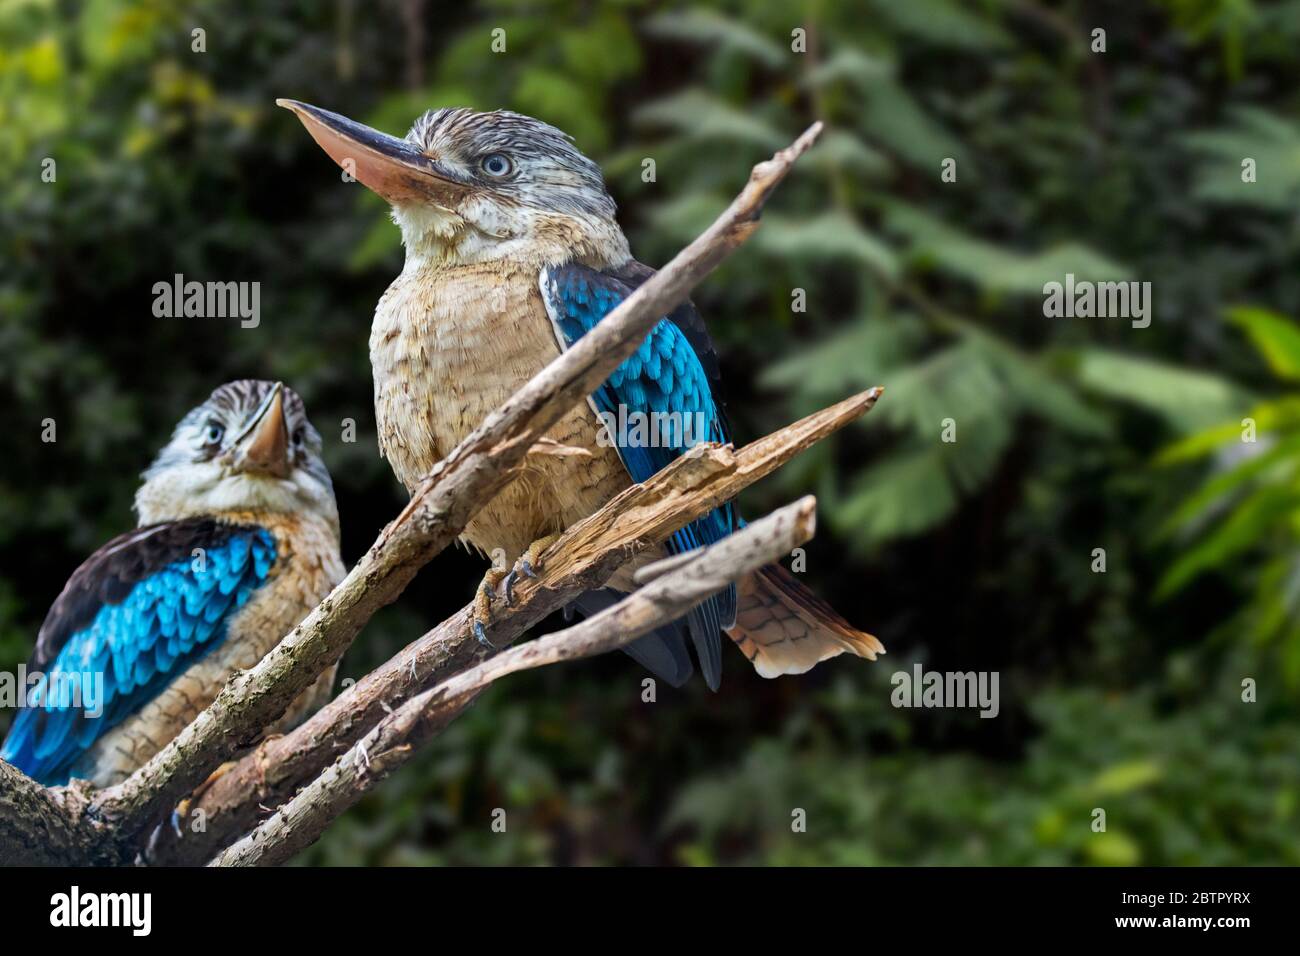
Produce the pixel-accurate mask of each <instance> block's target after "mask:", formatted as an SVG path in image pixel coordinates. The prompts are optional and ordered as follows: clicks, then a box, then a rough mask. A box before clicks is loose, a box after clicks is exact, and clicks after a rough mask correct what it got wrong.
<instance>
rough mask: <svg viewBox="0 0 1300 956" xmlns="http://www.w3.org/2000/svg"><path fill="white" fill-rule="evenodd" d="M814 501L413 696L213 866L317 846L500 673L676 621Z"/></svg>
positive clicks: (810, 521) (794, 541)
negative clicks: (332, 825)
mask: <svg viewBox="0 0 1300 956" xmlns="http://www.w3.org/2000/svg"><path fill="white" fill-rule="evenodd" d="M815 514H816V502H815V500H814V499H813V498H812V497H811V496H809V497H806V498H803V499H800V500H799V501H797V502H795V503H794V504H791V505H787V506H786V507H785V508H782V509H780V510H779V511H775V512H773V513H772V514H770V515H768V516H767V517H766V518H763V519H761V520H759V521H756V522H754V523H753V524H751V525H749V526H748V527H746V528H744V529H742V530H740V531H737V532H736V533H735V534H733V535H731V536H730V537H727V538H725V539H723V540H722V541H721V542H719V543H718V544H715V545H712V546H710V547H708V548H704V549H702V550H700V551H698V552H694V553H693V554H692V555H691V557H690V559H689V560H686V561H685V562H684V563H683V564H681V565H680V566H678V567H676V568H675V569H674V570H672V571H669V572H667V573H665V574H663V575H661V576H659V577H657V578H656V579H655V580H653V581H652V582H650V583H649V584H647V585H646V586H645V587H643V588H641V589H640V590H638V591H635V592H633V593H632V594H631V595H630V596H628V597H627V598H625V599H624V600H623V601H621V602H619V603H618V604H616V605H615V606H613V607H611V608H608V609H606V610H604V611H602V612H600V613H599V614H596V615H594V616H593V617H591V618H588V619H587V620H586V621H583V622H582V623H581V624H577V625H575V626H574V627H571V628H568V629H567V630H564V631H560V632H558V633H556V634H550V635H548V636H546V637H541V638H538V639H537V640H535V641H529V642H528V643H526V644H523V645H521V646H519V647H514V648H511V649H509V650H507V651H504V652H502V653H501V654H498V655H496V656H495V657H492V658H490V659H488V660H486V661H483V662H482V663H480V664H478V665H476V666H475V667H472V668H470V669H469V670H468V671H465V672H463V673H461V674H457V675H456V676H454V677H452V678H450V679H449V680H447V681H445V682H444V683H442V684H439V685H438V686H436V687H434V688H432V689H431V690H427V691H424V692H423V693H421V694H418V695H416V696H415V697H412V698H411V699H410V700H408V701H407V702H406V703H404V704H403V705H402V706H401V707H399V708H398V709H397V710H395V711H394V712H393V713H392V714H390V715H389V716H387V717H385V718H384V719H383V720H381V721H380V722H379V724H378V725H377V726H376V727H375V728H374V729H373V730H372V731H371V732H370V733H368V734H367V735H366V736H365V737H364V738H363V739H362V740H361V741H360V742H359V743H357V744H355V745H354V746H353V747H352V748H351V749H350V750H348V752H347V753H345V754H344V755H343V756H342V757H340V758H339V759H338V760H337V761H335V763H334V764H333V766H331V767H330V768H329V769H327V770H326V771H325V772H324V773H322V774H321V775H320V776H319V777H317V778H316V779H315V780H313V781H312V782H311V783H310V784H309V785H308V786H307V787H305V788H304V789H303V790H302V791H301V792H300V793H299V794H298V795H297V796H295V797H294V798H293V799H292V800H290V801H289V802H288V803H287V804H285V805H284V806H283V807H281V808H280V810H279V811H277V812H276V813H275V814H274V815H273V816H271V817H270V818H268V819H267V820H265V821H263V822H262V823H261V824H260V825H259V826H258V827H257V829H256V830H254V831H253V832H252V833H250V834H248V836H246V837H244V838H243V839H242V840H240V841H239V842H238V843H235V844H234V845H233V846H231V847H229V848H228V849H226V850H225V851H224V852H222V853H221V854H220V855H219V856H218V857H217V858H216V859H215V860H213V864H212V865H215V866H259V865H263V866H266V865H274V864H277V863H283V862H285V861H286V860H288V859H290V858H291V857H292V856H293V855H294V854H296V853H298V852H299V851H300V850H302V849H303V848H305V847H307V846H309V845H311V844H312V843H313V842H315V841H316V840H317V839H318V838H319V837H320V835H321V833H323V832H324V830H325V828H326V827H327V826H328V825H329V824H330V822H331V821H332V820H334V819H335V818H336V817H337V816H338V815H339V814H341V813H342V812H343V811H345V810H346V809H348V807H350V806H352V805H353V804H354V803H356V802H357V801H358V800H359V799H361V797H362V796H363V795H364V794H366V793H368V792H369V791H370V790H372V789H373V788H374V787H375V786H376V785H377V784H379V783H380V782H381V781H382V780H384V779H385V778H387V777H388V776H389V775H390V774H391V773H392V772H393V771H395V770H396V769H398V768H399V767H401V766H402V765H403V764H405V763H406V762H407V761H408V760H410V759H411V757H412V755H413V754H414V751H415V748H416V747H418V746H419V745H420V744H421V743H423V742H424V741H426V740H427V739H428V738H429V737H430V736H432V735H433V734H435V733H436V732H437V731H438V730H439V729H441V728H442V727H444V726H446V724H447V723H448V722H449V721H451V720H452V719H454V718H455V716H456V715H457V714H458V713H460V712H461V711H462V710H463V709H464V708H465V707H466V705H467V704H468V703H469V702H470V701H471V700H472V699H473V698H474V697H476V696H477V695H478V694H480V693H482V691H483V690H484V689H486V688H487V687H488V685H489V684H492V683H493V682H495V681H497V680H500V679H501V678H502V677H505V676H506V675H507V674H513V673H516V672H517V671H521V670H529V669H531V668H536V667H544V666H546V665H548V664H556V663H559V662H561V661H570V660H577V659H579V658H583V657H590V656H591V655H593V654H600V653H603V652H605V651H609V650H613V649H614V648H617V647H622V646H623V645H625V644H627V643H629V642H631V641H632V640H634V639H636V638H637V637H640V636H641V635H642V634H645V633H647V632H649V631H652V630H654V629H655V628H656V627H659V626H661V625H664V624H667V623H669V622H670V621H674V620H676V619H677V618H679V617H681V616H682V615H683V614H685V613H686V612H687V611H689V610H690V609H691V608H692V607H694V606H695V605H697V604H698V603H700V602H701V601H703V600H704V599H706V598H708V597H710V596H711V595H713V594H717V593H718V592H719V591H721V590H722V589H723V588H725V587H726V586H727V585H728V584H730V583H732V582H734V581H737V580H739V579H740V578H742V577H744V576H745V575H746V574H749V573H751V572H753V571H756V570H758V569H759V568H760V567H762V566H763V565H765V564H770V563H772V562H773V561H777V560H779V559H780V558H781V557H783V556H785V555H786V554H789V553H790V551H791V550H792V549H793V548H796V547H798V546H799V545H800V544H803V543H804V542H805V541H807V540H808V539H809V538H811V537H812V535H813V531H814V527H815Z"/></svg>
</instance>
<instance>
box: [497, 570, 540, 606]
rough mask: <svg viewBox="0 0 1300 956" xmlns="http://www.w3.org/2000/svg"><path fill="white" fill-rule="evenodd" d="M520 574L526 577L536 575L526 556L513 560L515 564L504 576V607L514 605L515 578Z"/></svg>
mask: <svg viewBox="0 0 1300 956" xmlns="http://www.w3.org/2000/svg"><path fill="white" fill-rule="evenodd" d="M521 574H522V575H523V576H524V577H526V578H535V577H537V572H536V571H534V570H533V566H532V564H531V563H530V562H529V560H528V559H527V558H520V559H519V560H518V561H517V562H515V566H514V567H513V568H511V569H510V571H509V573H508V574H506V576H505V582H504V583H505V592H506V607H514V605H515V578H517V577H518V576H519V575H521Z"/></svg>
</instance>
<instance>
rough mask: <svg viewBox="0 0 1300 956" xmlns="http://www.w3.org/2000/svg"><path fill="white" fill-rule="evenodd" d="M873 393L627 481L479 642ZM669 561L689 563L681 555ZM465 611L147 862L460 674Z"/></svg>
mask: <svg viewBox="0 0 1300 956" xmlns="http://www.w3.org/2000/svg"><path fill="white" fill-rule="evenodd" d="M880 393H881V389H879V388H873V389H870V390H868V391H865V392H862V393H860V394H858V395H855V396H853V397H851V398H848V399H845V400H844V401H842V402H840V403H838V404H837V405H834V406H831V407H830V408H826V409H822V410H821V411H818V412H814V413H813V414H812V415H809V416H807V417H806V418H804V419H801V420H800V421H798V422H795V423H793V424H790V425H787V426H786V427H785V428H782V429H780V430H779V431H777V432H775V433H773V434H772V435H769V436H767V437H765V438H762V439H760V440H758V441H756V442H754V443H752V444H750V445H747V446H745V447H744V448H741V449H740V450H738V451H733V450H732V449H730V448H726V447H719V446H716V445H700V446H696V447H695V448H694V449H692V450H691V451H690V452H689V453H688V454H687V456H686V457H685V458H684V459H682V460H680V461H678V462H676V463H674V464H673V465H671V466H669V467H668V468H665V469H664V470H663V471H660V472H659V473H658V474H656V475H653V476H652V477H651V478H649V479H648V480H647V481H646V482H644V483H643V484H639V485H633V486H632V487H631V488H629V489H628V490H627V491H625V492H623V493H622V494H621V495H619V496H618V497H616V498H614V499H613V500H612V501H610V502H608V503H607V504H606V505H605V507H604V508H602V509H600V511H598V512H596V513H595V514H593V515H591V516H589V517H588V518H586V519H584V520H583V521H581V522H579V523H578V524H576V525H574V526H573V527H572V528H570V529H569V530H568V531H567V532H566V533H565V534H564V535H563V536H562V537H561V538H560V539H559V540H558V541H557V542H556V543H555V544H554V545H553V546H552V547H551V548H550V549H549V550H548V552H547V554H546V556H545V560H544V562H543V564H542V566H541V567H540V568H539V569H538V574H539V576H538V577H537V578H536V579H534V580H526V581H521V582H520V583H519V584H518V585H517V586H516V589H515V592H514V594H515V600H514V604H513V605H512V606H509V607H506V606H505V605H504V604H503V603H500V602H499V603H498V607H499V608H500V612H499V616H498V617H497V619H495V620H494V621H493V624H492V627H491V630H490V632H489V633H490V635H491V640H492V642H493V643H494V644H495V645H496V646H497V647H503V646H505V645H506V644H508V643H510V642H512V641H514V640H515V639H516V638H518V637H519V636H520V635H521V634H523V633H524V632H525V631H526V630H527V629H528V628H529V627H531V626H533V624H535V623H537V622H538V621H540V620H541V619H542V618H543V617H545V616H546V615H548V614H550V613H552V612H553V611H555V610H557V609H558V608H560V607H561V606H563V605H564V604H566V603H568V602H569V601H571V600H573V599H574V598H575V597H577V596H578V595H579V594H581V593H582V592H584V591H586V590H590V589H592V588H597V587H600V586H602V585H603V584H604V583H605V581H606V580H607V579H608V578H609V576H610V575H611V574H612V573H613V572H614V571H615V570H617V569H618V568H619V567H621V566H622V565H623V564H624V563H626V562H627V561H628V560H630V559H631V558H632V557H633V556H634V555H635V554H637V553H639V552H640V551H641V550H642V549H643V548H645V547H650V546H653V545H656V544H658V543H660V542H662V541H664V540H666V539H667V538H668V537H669V536H671V535H672V533H673V532H674V531H676V530H677V529H678V528H680V527H682V526H683V525H685V524H688V523H689V522H691V521H693V520H695V519H696V518H698V517H700V516H701V515H703V514H707V513H708V512H709V511H711V510H712V509H713V508H715V507H717V505H719V504H721V503H722V502H724V501H730V500H732V499H733V498H735V497H736V496H737V495H738V494H739V493H740V491H741V490H743V489H744V488H746V487H748V486H749V485H750V484H752V483H754V482H756V481H758V480H759V479H760V478H763V477H764V476H766V475H768V474H770V473H771V472H773V471H775V470H776V469H777V468H779V467H780V466H782V465H784V464H785V463H786V462H787V461H789V460H790V459H791V458H793V457H794V456H795V455H796V454H798V453H799V452H801V451H803V450H804V449H806V448H808V447H809V446H811V445H812V444H814V443H815V442H817V441H820V440H821V439H823V438H825V437H826V436H827V435H830V434H831V433H833V432H834V431H836V430H838V429H840V428H842V427H843V426H844V425H846V424H848V423H849V422H852V421H855V420H856V419H857V418H859V417H860V416H861V415H863V414H865V413H866V412H867V411H869V410H870V409H871V408H872V406H874V404H875V402H876V399H877V398H878V397H879V395H880ZM678 560H680V561H683V562H685V561H689V560H692V555H682V556H681V557H680V558H679V559H678ZM470 610H471V608H470V606H466V607H465V608H463V609H462V610H461V611H459V612H458V613H456V614H455V615H453V616H452V617H450V618H448V619H447V620H445V621H443V622H442V623H441V624H439V625H438V626H437V627H435V628H434V629H433V630H431V631H429V632H428V633H427V634H425V635H424V636H423V637H421V638H420V639H418V640H416V641H414V642H412V643H411V644H410V645H408V646H407V647H405V648H404V649H403V650H402V651H400V652H399V653H398V654H396V655H395V656H394V657H393V658H392V659H391V660H389V661H388V662H387V663H385V664H383V665H381V666H380V667H378V668H376V669H375V670H374V671H372V672H371V673H370V674H368V675H367V676H366V677H364V678H362V679H361V680H360V681H359V682H358V683H356V684H355V685H353V686H352V687H350V688H348V689H347V690H346V691H344V692H343V693H341V694H340V695H339V696H338V697H337V698H335V699H334V700H333V701H332V702H331V703H329V704H328V705H326V706H325V707H324V708H322V709H321V710H320V711H318V712H317V713H316V714H315V715H313V716H312V717H311V718H309V719H308V720H307V722H306V723H304V724H303V725H301V726H300V727H298V728H296V729H295V730H293V731H291V732H290V733H288V734H287V735H285V736H283V737H276V738H273V739H270V740H267V741H265V742H264V743H263V744H262V745H261V746H259V747H258V748H257V750H255V751H254V752H253V753H251V754H248V755H247V756H245V757H244V758H243V759H242V760H241V761H240V762H239V763H238V764H236V766H235V767H234V768H232V769H230V770H229V771H228V772H227V773H226V774H225V775H224V776H222V777H221V778H220V779H218V780H217V781H216V783H214V784H213V785H212V786H211V787H209V788H208V789H207V790H206V791H205V792H204V794H203V795H202V797H201V798H200V799H199V800H198V801H196V803H195V804H194V806H193V807H192V810H191V812H192V813H199V814H201V816H199V817H196V818H195V819H201V820H202V830H201V831H198V832H196V831H195V829H194V828H192V827H191V826H189V825H182V828H181V830H180V831H179V834H178V833H177V832H175V831H173V830H171V829H170V828H169V829H166V830H163V831H160V832H159V833H158V834H157V836H156V840H155V842H154V843H153V845H151V846H150V848H149V853H148V855H147V859H148V861H149V862H150V863H155V864H178V863H180V864H197V863H201V862H203V861H204V860H207V859H209V858H210V857H211V856H212V854H213V853H215V852H216V851H217V850H219V849H220V848H221V847H223V846H226V845H227V844H228V843H229V842H230V841H231V840H233V839H235V838H236V837H238V836H239V835H240V834H242V833H245V832H247V831H248V830H250V829H252V828H253V827H254V826H255V825H256V824H257V822H258V821H259V820H260V819H262V818H263V817H264V816H265V815H266V813H267V812H269V809H270V808H274V807H277V806H279V805H280V804H282V803H284V802H285V801H286V800H287V799H289V798H290V797H291V796H292V795H293V793H294V792H295V791H296V790H297V788H298V787H300V786H302V785H303V784H305V783H307V782H308V781H310V780H311V779H312V778H313V777H315V776H316V775H317V774H319V773H320V772H321V771H322V770H323V769H324V768H326V767H327V766H329V765H330V763H332V762H333V761H334V760H335V758H336V757H337V756H338V755H339V754H340V753H342V752H343V751H344V750H346V749H348V748H349V747H351V746H352V745H353V744H354V743H356V742H357V741H358V740H360V739H361V738H362V737H363V736H364V735H365V734H366V732H367V731H369V730H370V729H371V728H372V727H374V725H375V724H376V723H377V722H378V721H380V720H381V719H383V718H384V716H385V715H386V714H388V713H391V711H392V710H393V709H394V708H396V707H398V706H400V705H401V704H402V703H403V702H405V701H406V700H407V699H409V698H410V697H411V696H412V695H414V694H416V693H419V692H420V691H422V690H424V689H425V688H427V687H429V686H430V684H431V683H433V682H435V681H439V680H445V679H446V678H447V677H448V676H450V675H452V674H454V673H456V672H458V671H460V670H463V669H464V668H466V667H468V666H470V665H471V664H472V663H473V662H474V661H475V659H476V658H477V657H479V656H480V655H481V652H482V649H481V647H480V646H479V644H478V642H477V641H476V640H475V639H474V637H473V634H472V631H471V627H470V620H471V619H470Z"/></svg>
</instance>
